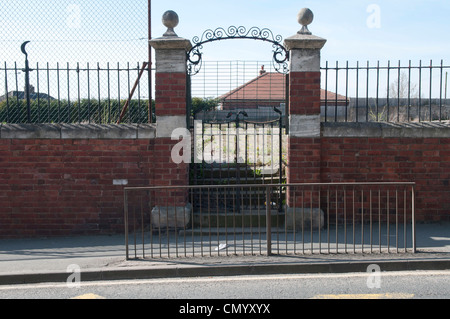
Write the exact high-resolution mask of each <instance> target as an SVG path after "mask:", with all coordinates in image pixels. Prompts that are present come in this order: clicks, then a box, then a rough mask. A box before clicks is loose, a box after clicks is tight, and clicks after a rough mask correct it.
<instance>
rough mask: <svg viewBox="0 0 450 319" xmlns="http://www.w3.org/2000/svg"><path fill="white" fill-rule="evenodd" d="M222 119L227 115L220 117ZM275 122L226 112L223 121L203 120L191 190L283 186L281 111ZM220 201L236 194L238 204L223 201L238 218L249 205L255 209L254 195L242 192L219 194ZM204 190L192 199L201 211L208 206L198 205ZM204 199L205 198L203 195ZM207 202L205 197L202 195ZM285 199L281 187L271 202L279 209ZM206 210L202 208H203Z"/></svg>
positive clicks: (196, 126)
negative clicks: (200, 186)
mask: <svg viewBox="0 0 450 319" xmlns="http://www.w3.org/2000/svg"><path fill="white" fill-rule="evenodd" d="M222 114H223V113H222ZM274 114H276V115H277V117H276V118H274V117H273V116H272V119H270V118H268V119H267V120H265V121H251V120H249V119H248V114H247V113H246V112H245V111H239V112H228V113H227V115H226V117H225V118H224V119H223V120H220V119H218V118H217V113H215V115H216V118H215V119H200V120H195V121H194V126H193V132H194V134H193V136H194V138H193V149H194V153H193V154H194V161H193V163H192V164H191V172H190V183H191V185H211V186H213V185H249V184H252V185H259V184H262V185H264V184H282V183H284V182H285V165H283V163H284V162H285V160H284V158H283V156H284V155H283V154H285V151H284V149H283V145H285V143H283V139H284V136H285V135H284V134H283V121H282V116H281V111H279V110H278V109H276V108H275V109H274ZM221 191H222V192H224V194H222V195H221V198H226V196H227V195H228V198H232V195H233V194H231V193H232V192H236V194H235V195H236V198H240V201H238V202H236V203H232V202H231V201H230V202H223V203H221V204H222V205H223V206H224V207H227V206H230V205H233V206H235V207H234V208H235V209H236V211H237V212H238V213H241V210H242V209H244V210H245V209H249V207H250V206H252V207H253V208H257V207H258V205H261V204H264V203H259V202H258V201H257V200H256V199H257V197H256V196H253V200H251V195H255V194H250V193H248V192H246V193H245V194H240V189H239V188H236V189H231V188H227V189H221ZM202 192H204V189H203V190H202V189H198V190H197V192H196V193H195V194H194V195H193V196H194V198H195V199H197V200H194V205H193V209H194V211H198V210H199V209H201V206H202V205H203V206H204V204H205V203H204V202H202V201H201V200H199V198H200V197H201V195H202V194H201V193H202ZM203 195H204V194H203ZM203 198H206V197H205V196H203ZM284 199H285V194H283V191H282V188H281V187H280V188H279V190H278V191H277V192H274V193H273V196H272V199H271V203H272V204H273V206H276V207H279V211H280V212H281V207H282V204H283V201H284ZM203 208H204V207H203Z"/></svg>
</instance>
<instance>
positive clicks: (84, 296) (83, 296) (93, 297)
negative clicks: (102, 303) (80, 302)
mask: <svg viewBox="0 0 450 319" xmlns="http://www.w3.org/2000/svg"><path fill="white" fill-rule="evenodd" d="M72 299H106V298H104V297H102V296H99V295H96V294H85V295H81V296H77V297H73V298H72Z"/></svg>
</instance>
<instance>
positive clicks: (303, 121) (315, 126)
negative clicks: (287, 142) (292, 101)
mask: <svg viewBox="0 0 450 319" xmlns="http://www.w3.org/2000/svg"><path fill="white" fill-rule="evenodd" d="M320 134H321V129H320V115H296V114H293V115H291V116H289V135H290V136H293V137H320Z"/></svg>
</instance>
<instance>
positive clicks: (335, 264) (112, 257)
mask: <svg viewBox="0 0 450 319" xmlns="http://www.w3.org/2000/svg"><path fill="white" fill-rule="evenodd" d="M416 238H417V252H416V253H415V254H413V253H395V252H394V253H390V254H387V253H373V254H353V253H347V254H346V253H338V254H306V255H287V256H279V255H275V256H264V255H263V256H260V255H257V256H248V255H246V256H239V255H229V256H213V257H211V256H209V255H208V256H207V257H187V258H173V259H168V258H157V259H139V260H126V258H125V239H124V236H123V235H111V236H78V237H64V238H38V239H36V238H33V239H6V240H0V285H12V284H29V283H44V282H67V280H68V278H69V276H70V275H71V274H73V273H74V271H78V270H79V271H80V279H81V281H99V280H129V279H150V278H171V277H200V276H231V275H263V274H293V273H348V272H366V271H367V267H368V266H369V265H371V264H377V265H379V266H380V268H381V270H382V271H413V270H450V223H434V224H427V223H422V224H419V223H418V224H417V227H416Z"/></svg>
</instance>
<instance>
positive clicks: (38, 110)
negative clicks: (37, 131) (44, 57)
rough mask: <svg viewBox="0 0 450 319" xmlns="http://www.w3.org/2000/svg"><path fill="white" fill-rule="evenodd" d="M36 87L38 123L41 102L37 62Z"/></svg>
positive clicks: (37, 64) (39, 121) (39, 120)
mask: <svg viewBox="0 0 450 319" xmlns="http://www.w3.org/2000/svg"><path fill="white" fill-rule="evenodd" d="M36 89H37V96H36V100H37V113H38V115H37V116H38V118H37V120H38V123H41V103H40V95H41V94H40V90H39V62H37V63H36Z"/></svg>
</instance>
